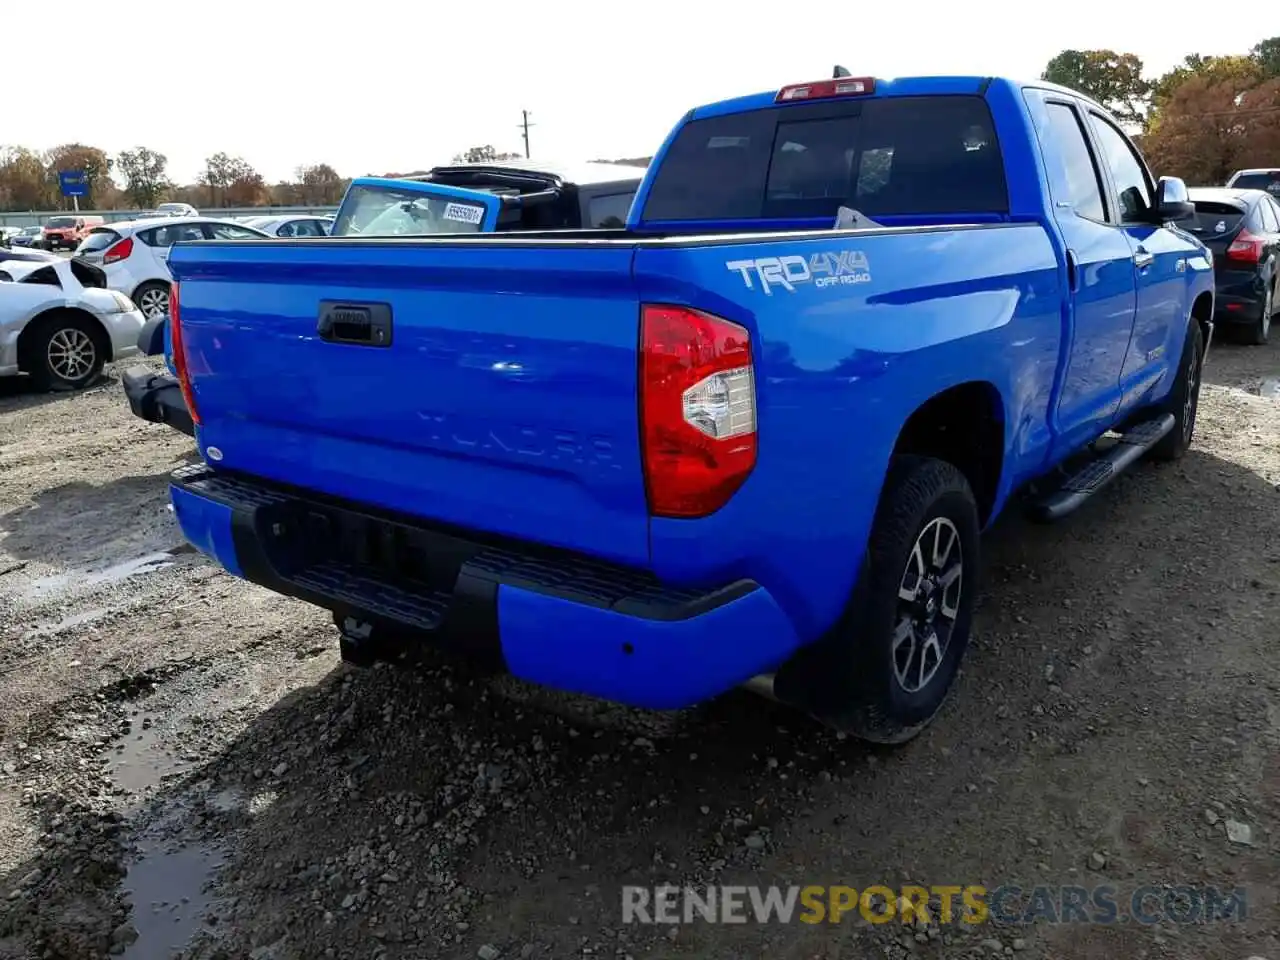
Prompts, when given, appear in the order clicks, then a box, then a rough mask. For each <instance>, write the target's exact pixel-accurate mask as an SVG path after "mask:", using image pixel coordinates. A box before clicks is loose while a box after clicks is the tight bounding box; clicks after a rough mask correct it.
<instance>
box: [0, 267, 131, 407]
mask: <svg viewBox="0 0 1280 960" xmlns="http://www.w3.org/2000/svg"><path fill="white" fill-rule="evenodd" d="M143 324H144V321H143V318H142V312H141V311H140V310H139V309H138V308H137V307H136V306H134V304H133V301H131V300H130V299H129V298H128V297H126V296H125V295H124V294H122V293H119V292H117V291H115V290H108V289H106V277H105V275H104V274H103V271H102V270H100V269H99V268H97V267H94V266H92V265H90V264H86V263H81V262H79V261H77V260H62V259H58V260H54V261H51V262H45V261H31V260H5V259H3V254H0V376H10V375H13V374H17V373H26V374H27V375H29V376H30V377H31V379H32V380H33V381H35V383H36V385H37V386H39V387H42V388H44V389H47V390H75V389H78V388H80V387H85V386H88V385H89V384H91V383H93V382H94V380H96V379H97V378H98V375H99V374H100V373H101V372H102V366H103V364H105V363H107V362H108V361H111V360H122V359H124V358H126V357H131V356H133V355H134V354H136V353H137V352H138V334H139V333H140V332H141V330H142V327H143Z"/></svg>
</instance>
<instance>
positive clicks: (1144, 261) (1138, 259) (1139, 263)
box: [1133, 247, 1156, 270]
mask: <svg viewBox="0 0 1280 960" xmlns="http://www.w3.org/2000/svg"><path fill="white" fill-rule="evenodd" d="M1155 259H1156V258H1155V254H1153V253H1149V252H1147V250H1145V249H1144V248H1142V247H1139V248H1138V250H1137V252H1136V253H1135V254H1134V255H1133V265H1134V266H1135V267H1137V268H1138V269H1139V270H1142V269H1144V268H1146V267H1149V266H1151V264H1152V263H1154V262H1155Z"/></svg>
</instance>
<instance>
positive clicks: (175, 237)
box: [138, 223, 205, 247]
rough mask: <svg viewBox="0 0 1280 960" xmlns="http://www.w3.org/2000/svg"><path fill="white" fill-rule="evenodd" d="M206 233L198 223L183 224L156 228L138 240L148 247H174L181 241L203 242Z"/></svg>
mask: <svg viewBox="0 0 1280 960" xmlns="http://www.w3.org/2000/svg"><path fill="white" fill-rule="evenodd" d="M204 238H205V236H204V231H203V230H201V229H200V224H198V223H181V224H177V225H175V226H172V227H154V228H152V229H151V230H144V231H143V232H142V233H140V234H138V239H139V240H141V241H142V242H143V243H145V244H146V245H147V246H148V247H172V246H173V245H174V244H175V243H177V242H178V241H180V240H203V239H204Z"/></svg>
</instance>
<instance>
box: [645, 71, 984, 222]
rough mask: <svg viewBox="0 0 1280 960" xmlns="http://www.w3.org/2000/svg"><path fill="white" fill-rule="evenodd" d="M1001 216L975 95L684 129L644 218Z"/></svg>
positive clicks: (787, 111)
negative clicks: (844, 212)
mask: <svg viewBox="0 0 1280 960" xmlns="http://www.w3.org/2000/svg"><path fill="white" fill-rule="evenodd" d="M841 205H845V206H851V207H854V208H855V209H857V210H860V211H861V212H862V213H864V214H866V215H867V216H869V217H875V216H877V215H893V214H923V215H929V214H948V213H1004V212H1006V211H1007V210H1008V208H1009V196H1008V190H1007V187H1006V185H1005V175H1004V162H1003V159H1002V157H1001V154H1000V146H999V143H998V142H997V141H996V136H995V130H994V127H993V125H992V122H991V112H990V110H989V109H988V108H987V104H986V102H985V101H984V100H983V99H982V98H981V97H976V96H932V97H887V98H883V99H878V100H866V101H861V102H856V103H854V102H839V103H825V104H819V103H814V104H806V105H804V106H788V107H775V108H773V109H769V110H756V111H751V112H749V113H740V114H732V115H729V116H724V117H709V118H707V119H705V120H695V121H693V122H691V123H689V124H687V125H686V126H685V127H684V129H683V130H681V132H680V133H679V134H678V135H677V137H676V139H675V141H674V142H673V143H672V145H671V147H670V149H669V150H668V152H667V156H666V158H665V160H664V161H663V163H662V166H661V168H660V169H659V171H658V174H657V178H656V179H655V181H654V184H653V188H652V190H651V191H650V194H649V199H648V201H647V203H646V204H645V210H644V219H646V220H744V219H755V218H762V219H774V218H776V219H806V218H823V217H831V218H832V219H834V218H835V216H836V212H837V209H838V208H839V207H840V206H841Z"/></svg>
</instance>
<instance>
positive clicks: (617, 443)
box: [169, 75, 1213, 743]
mask: <svg viewBox="0 0 1280 960" xmlns="http://www.w3.org/2000/svg"><path fill="white" fill-rule="evenodd" d="M1192 215H1193V210H1192V208H1191V205H1190V203H1189V202H1188V200H1187V193H1186V188H1185V186H1184V185H1183V184H1182V183H1181V181H1179V180H1176V179H1173V178H1161V179H1159V180H1157V179H1155V178H1153V177H1152V175H1151V174H1150V173H1149V172H1148V169H1147V167H1146V165H1145V163H1144V162H1143V159H1142V157H1141V155H1140V154H1139V153H1138V151H1137V150H1136V149H1135V148H1134V146H1133V145H1132V143H1131V142H1130V140H1129V139H1128V138H1127V137H1126V135H1125V133H1124V132H1123V131H1122V129H1121V128H1120V127H1119V125H1118V124H1117V123H1116V121H1115V120H1114V119H1113V118H1112V117H1110V116H1109V115H1108V114H1107V113H1106V112H1105V111H1104V110H1103V109H1102V108H1101V107H1100V106H1099V105H1098V104H1096V103H1094V102H1092V101H1090V100H1088V99H1085V98H1083V97H1081V96H1080V95H1079V94H1076V93H1074V92H1072V91H1070V90H1066V89H1063V88H1060V87H1056V86H1052V85H1049V84H1045V83H1030V84H1021V83H1015V82H1012V81H1009V80H1005V79H998V78H983V77H947V78H914V79H899V80H894V81H892V82H887V81H880V80H875V79H872V78H855V77H850V76H847V75H844V76H837V77H835V78H832V79H828V80H821V81H816V82H813V83H803V84H795V85H791V86H787V87H784V88H782V89H781V90H775V91H771V92H768V93H764V94H759V95H755V96H747V97H743V98H740V99H735V100H729V101H726V102H722V103H716V104H712V105H709V106H704V107H699V108H697V109H695V110H692V111H690V112H689V113H688V114H687V115H686V116H685V117H684V118H683V119H682V120H681V121H680V123H679V124H678V125H677V126H676V128H675V129H674V130H673V131H672V133H671V134H670V136H669V137H668V139H667V140H666V142H665V143H664V144H663V146H662V147H661V149H660V151H659V152H658V154H657V155H656V157H655V159H654V162H653V164H652V165H651V167H650V169H649V171H648V173H647V174H646V176H645V178H644V180H643V182H642V184H641V186H640V189H639V191H638V193H637V195H636V198H635V201H634V203H633V204H632V205H631V207H630V212H629V214H628V217H627V221H626V224H625V227H624V228H622V229H612V230H549V231H533V232H526V233H523V234H519V235H516V234H505V235H504V234H486V233H483V232H478V230H473V231H472V232H470V233H465V234H464V233H457V234H450V235H436V236H430V237H419V238H405V239H385V238H359V237H354V238H340V237H335V238H330V239H323V240H312V241H306V242H299V241H276V240H258V241H253V242H244V243H242V242H206V243H196V244H191V245H186V244H181V245H178V246H175V247H174V249H173V252H172V255H171V257H170V261H169V263H170V266H171V268H172V270H173V273H174V276H175V278H176V280H175V285H174V288H173V298H172V304H173V325H172V334H173V341H174V361H175V365H176V367H177V369H178V373H179V377H180V380H181V383H182V389H183V391H184V393H185V396H186V401H187V405H188V406H189V408H190V410H191V413H192V415H193V417H194V419H195V423H196V439H197V443H198V447H199V450H200V451H201V453H202V454H203V459H204V461H205V462H204V463H203V464H200V465H196V466H193V467H187V468H184V469H182V470H179V471H178V472H177V473H175V474H174V475H173V479H172V486H171V493H172V500H173V505H174V508H175V512H176V515H177V518H178V520H179V522H180V524H181V526H182V529H183V532H184V534H185V536H186V537H187V538H188V539H189V540H190V541H191V543H192V544H194V545H195V546H196V547H197V548H199V549H200V550H201V551H203V552H204V553H206V554H208V555H210V556H212V557H214V558H216V559H217V561H218V562H219V563H221V564H222V565H223V566H224V567H225V568H226V569H227V570H229V571H230V572H232V573H233V574H236V575H238V576H241V577H244V578H247V579H248V580H251V581H253V582H255V583H258V584H261V585H263V586H266V587H268V588H269V589H272V590H275V591H278V592H279V593H282V594H287V595H290V596H293V597H299V598H302V599H303V600H306V601H309V602H311V603H314V604H317V605H319V606H321V607H324V608H327V609H328V610H331V611H332V612H333V615H334V620H335V623H336V624H337V626H338V628H339V634H340V644H341V649H342V653H343V656H344V657H345V658H346V659H348V660H349V661H351V662H355V663H369V662H372V661H377V660H381V659H386V658H395V657H401V656H405V655H406V654H408V653H411V652H412V651H413V650H415V649H418V648H419V647H420V646H421V645H423V644H439V645H442V646H446V647H453V648H457V649H461V650H464V651H467V652H469V653H471V654H472V655H473V656H475V657H476V658H477V659H479V660H481V661H484V662H486V663H489V664H491V665H493V666H494V667H496V668H500V669H505V670H508V671H510V672H512V673H513V674H515V675H517V676H519V677H522V678H525V679H527V680H530V681H533V682H536V683H540V684H546V685H550V686H554V687H557V688H562V689H567V690H572V691H577V692H581V693H586V694H590V695H595V696H599V697H604V698H609V699H613V700H617V701H622V702H625V703H629V704H634V705H638V706H643V707H650V708H658V709H663V708H676V707H682V706H686V705H690V704H694V703H697V702H699V701H703V700H705V699H707V698H710V697H712V696H714V695H716V694H719V693H721V692H722V691H725V690H728V689H730V688H733V687H737V686H748V687H751V688H754V689H759V690H762V691H764V692H768V693H770V694H771V695H773V696H774V697H776V698H777V699H779V700H781V701H783V702H785V703H788V704H791V705H793V706H795V707H797V708H799V709H801V710H804V711H806V712H808V713H809V714H811V715H813V716H815V717H817V718H818V719H820V720H821V721H823V722H825V723H826V724H828V725H830V726H832V727H834V728H836V729H839V730H842V731H846V732H849V733H852V734H856V735H858V736H860V737H864V738H867V739H870V740H873V741H878V742H885V743H893V742H902V741H904V740H907V739H909V738H910V737H911V736H913V735H914V734H916V733H917V732H918V731H919V730H920V729H922V728H923V727H924V726H925V724H927V723H928V722H929V721H930V720H931V719H932V717H933V716H934V715H935V714H936V712H937V711H938V709H939V707H940V705H941V704H942V702H943V700H944V698H945V696H946V694H947V691H948V689H949V688H950V686H951V683H952V681H953V679H954V677H955V674H956V671H957V669H958V666H959V663H960V659H961V657H962V655H963V653H964V650H965V647H966V644H967V641H968V639H969V631H970V622H971V618H972V615H973V609H974V600H975V595H976V593H977V588H978V568H979V532H980V531H981V530H982V529H983V528H985V527H986V526H988V525H989V524H991V523H992V521H993V520H994V519H995V518H996V517H997V515H998V514H999V513H1000V512H1001V510H1002V509H1003V508H1005V506H1006V505H1007V504H1009V503H1010V502H1011V501H1012V499H1013V497H1014V495H1015V494H1018V495H1019V497H1018V500H1019V502H1021V501H1023V500H1025V501H1026V502H1027V504H1028V506H1029V507H1030V508H1031V509H1033V510H1034V511H1035V512H1036V514H1037V515H1038V516H1039V517H1041V518H1042V519H1045V520H1052V519H1056V518H1058V517H1061V516H1063V515H1065V514H1067V513H1069V512H1070V511H1071V510H1073V509H1075V508H1076V507H1077V506H1079V505H1080V504H1081V503H1082V502H1084V501H1085V500H1086V499H1087V498H1088V497H1089V496H1090V495H1091V494H1093V493H1094V492H1096V491H1097V490H1099V489H1101V488H1102V487H1104V486H1105V485H1106V483H1107V482H1108V481H1109V480H1110V479H1111V478H1112V477H1114V476H1115V475H1117V474H1118V473H1119V472H1120V471H1122V470H1124V469H1125V468H1126V467H1128V466H1129V465H1131V464H1132V463H1134V462H1135V461H1136V460H1138V459H1139V458H1140V457H1142V456H1143V455H1144V454H1150V455H1151V456H1152V457H1153V458H1155V459H1159V460H1170V459H1175V458H1177V457H1179V456H1181V455H1182V454H1183V453H1184V452H1185V451H1186V450H1187V448H1188V446H1189V444H1190V443H1191V441H1192V433H1193V430H1194V427H1195V417H1196V409H1197V402H1198V397H1199V385H1200V371H1201V366H1202V363H1203V360H1204V356H1205V353H1206V350H1207V347H1208V343H1209V341H1210V339H1211V336H1212V331H1213V327H1212V317H1213V273H1212V264H1211V258H1210V257H1209V256H1208V254H1207V253H1206V250H1205V247H1204V246H1203V245H1202V244H1201V243H1200V242H1199V241H1198V240H1196V239H1195V238H1194V237H1193V236H1192V235H1191V234H1190V233H1188V232H1185V231H1184V230H1182V229H1181V228H1180V227H1179V226H1178V225H1177V224H1178V222H1179V221H1182V220H1184V219H1186V218H1188V217H1190V216H1192ZM850 223H852V224H853V226H852V227H848V226H846V225H847V224H850ZM1026 491H1032V492H1031V493H1027V494H1025V496H1024V495H1023V494H1024V493H1025V492H1026Z"/></svg>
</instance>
